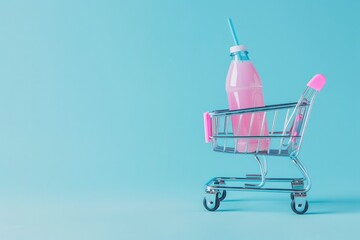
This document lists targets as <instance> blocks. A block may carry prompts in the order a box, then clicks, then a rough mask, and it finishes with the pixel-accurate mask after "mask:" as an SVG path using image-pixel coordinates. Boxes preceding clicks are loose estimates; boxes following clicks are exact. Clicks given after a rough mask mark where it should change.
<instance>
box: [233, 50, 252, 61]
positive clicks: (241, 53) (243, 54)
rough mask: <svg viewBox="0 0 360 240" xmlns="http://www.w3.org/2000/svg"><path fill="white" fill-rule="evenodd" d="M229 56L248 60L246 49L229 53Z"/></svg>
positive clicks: (238, 59) (234, 58) (239, 59)
mask: <svg viewBox="0 0 360 240" xmlns="http://www.w3.org/2000/svg"><path fill="white" fill-rule="evenodd" d="M231 57H232V59H233V60H235V61H250V58H249V56H248V51H239V52H234V53H231Z"/></svg>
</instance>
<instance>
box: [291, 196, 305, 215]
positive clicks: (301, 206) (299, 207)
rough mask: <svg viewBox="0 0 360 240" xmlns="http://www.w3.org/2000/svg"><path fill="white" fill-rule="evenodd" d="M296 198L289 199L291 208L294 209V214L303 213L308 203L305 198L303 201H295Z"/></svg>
mask: <svg viewBox="0 0 360 240" xmlns="http://www.w3.org/2000/svg"><path fill="white" fill-rule="evenodd" d="M296 200H297V199H294V200H292V201H291V209H292V210H293V211H294V213H296V214H304V213H306V211H307V210H308V208H309V204H308V202H307V201H306V200H305V202H298V203H297V201H296Z"/></svg>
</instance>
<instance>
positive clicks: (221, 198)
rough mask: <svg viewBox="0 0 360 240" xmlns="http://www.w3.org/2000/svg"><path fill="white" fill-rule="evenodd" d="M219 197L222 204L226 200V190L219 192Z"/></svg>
mask: <svg viewBox="0 0 360 240" xmlns="http://www.w3.org/2000/svg"><path fill="white" fill-rule="evenodd" d="M217 197H218V199H219V201H220V202H221V201H222V200H224V199H225V198H226V190H222V191H219V192H218V195H217Z"/></svg>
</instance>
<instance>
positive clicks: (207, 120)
mask: <svg viewBox="0 0 360 240" xmlns="http://www.w3.org/2000/svg"><path fill="white" fill-rule="evenodd" d="M204 130H205V142H206V143H208V142H210V141H211V136H212V131H211V118H210V115H209V112H205V113H204Z"/></svg>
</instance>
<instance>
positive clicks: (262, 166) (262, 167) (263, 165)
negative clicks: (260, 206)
mask: <svg viewBox="0 0 360 240" xmlns="http://www.w3.org/2000/svg"><path fill="white" fill-rule="evenodd" d="M254 157H255V159H256V161H257V163H258V164H259V168H260V174H246V177H247V178H261V182H260V183H258V184H252V183H245V187H250V188H261V187H262V186H264V184H265V176H266V174H267V164H266V158H264V162H261V160H260V159H259V157H258V156H257V155H254Z"/></svg>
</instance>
